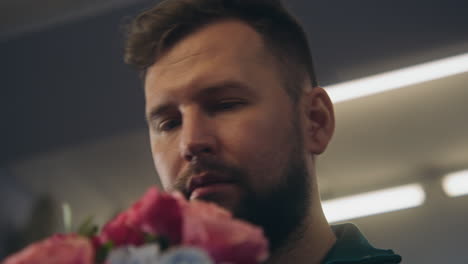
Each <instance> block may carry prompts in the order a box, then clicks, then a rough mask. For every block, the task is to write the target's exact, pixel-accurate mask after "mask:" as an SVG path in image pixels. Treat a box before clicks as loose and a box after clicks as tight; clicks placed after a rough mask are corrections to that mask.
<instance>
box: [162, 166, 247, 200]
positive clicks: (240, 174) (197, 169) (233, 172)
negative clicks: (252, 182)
mask: <svg viewBox="0 0 468 264" xmlns="http://www.w3.org/2000/svg"><path fill="white" fill-rule="evenodd" d="M203 172H210V173H214V174H220V175H225V176H227V177H229V178H230V179H232V180H233V181H235V182H236V183H242V182H243V181H245V178H246V177H245V176H246V172H245V171H244V170H243V169H241V168H238V167H236V166H233V165H230V164H227V163H225V162H223V161H221V160H219V159H215V158H211V157H210V158H208V157H204V158H194V159H193V160H192V161H190V164H189V166H188V167H187V169H185V170H184V171H183V172H182V173H181V174H180V175H179V176H178V177H177V179H176V180H175V182H174V184H173V186H172V188H171V189H173V190H176V191H179V192H181V193H182V194H183V195H184V196H185V198H187V199H189V196H190V193H189V183H190V180H191V179H192V178H193V177H194V176H196V175H198V174H200V173H203Z"/></svg>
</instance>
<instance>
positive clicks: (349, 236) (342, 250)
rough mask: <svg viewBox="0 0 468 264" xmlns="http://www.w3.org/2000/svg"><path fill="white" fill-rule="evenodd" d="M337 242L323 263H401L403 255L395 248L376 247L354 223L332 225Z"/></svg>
mask: <svg viewBox="0 0 468 264" xmlns="http://www.w3.org/2000/svg"><path fill="white" fill-rule="evenodd" d="M332 230H333V232H334V233H335V235H336V238H337V240H336V243H335V245H334V246H333V248H332V249H331V250H330V251H329V252H328V254H327V256H326V257H325V260H324V261H323V264H345V263H349V264H351V263H356V264H357V263H366V264H371V263H388V264H390V263H400V261H401V256H399V255H397V254H395V253H394V252H393V250H390V249H388V250H384V249H377V248H374V247H373V246H371V245H370V244H369V242H368V241H367V239H366V238H365V237H364V236H363V235H362V233H361V232H360V231H359V229H358V228H357V227H356V226H355V225H353V224H349V223H348V224H341V225H334V226H332Z"/></svg>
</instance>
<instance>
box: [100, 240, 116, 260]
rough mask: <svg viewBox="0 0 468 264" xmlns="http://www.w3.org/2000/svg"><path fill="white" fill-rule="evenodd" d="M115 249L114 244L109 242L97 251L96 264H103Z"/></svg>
mask: <svg viewBox="0 0 468 264" xmlns="http://www.w3.org/2000/svg"><path fill="white" fill-rule="evenodd" d="M113 248H114V243H113V242H112V241H107V242H106V243H105V244H104V245H102V246H101V247H100V248H99V249H98V250H97V251H96V263H103V262H104V261H105V260H106V258H107V255H109V252H110V251H111V250H112V249H113Z"/></svg>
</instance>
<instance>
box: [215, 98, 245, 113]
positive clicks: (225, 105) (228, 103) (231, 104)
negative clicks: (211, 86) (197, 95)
mask: <svg viewBox="0 0 468 264" xmlns="http://www.w3.org/2000/svg"><path fill="white" fill-rule="evenodd" d="M242 105H245V102H243V101H240V100H225V101H220V102H218V103H216V104H215V105H214V106H213V110H217V111H223V110H230V109H235V108H238V107H240V106H242Z"/></svg>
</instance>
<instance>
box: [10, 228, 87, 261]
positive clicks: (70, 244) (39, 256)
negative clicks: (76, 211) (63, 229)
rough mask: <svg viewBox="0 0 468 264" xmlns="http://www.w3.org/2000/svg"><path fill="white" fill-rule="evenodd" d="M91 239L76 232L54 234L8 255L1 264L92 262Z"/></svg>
mask: <svg viewBox="0 0 468 264" xmlns="http://www.w3.org/2000/svg"><path fill="white" fill-rule="evenodd" d="M93 263H94V250H93V246H92V244H91V241H90V240H88V239H87V238H85V237H82V236H78V235H76V234H67V235H61V234H58V235H54V236H51V237H49V238H47V239H44V240H42V241H39V242H36V243H34V244H31V245H29V246H28V247H26V248H24V249H23V250H22V251H20V252H18V253H16V254H14V255H12V256H10V257H8V258H7V259H6V260H4V262H3V264H93Z"/></svg>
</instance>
